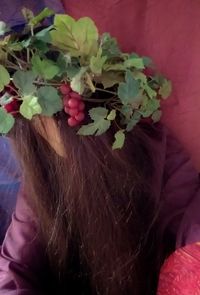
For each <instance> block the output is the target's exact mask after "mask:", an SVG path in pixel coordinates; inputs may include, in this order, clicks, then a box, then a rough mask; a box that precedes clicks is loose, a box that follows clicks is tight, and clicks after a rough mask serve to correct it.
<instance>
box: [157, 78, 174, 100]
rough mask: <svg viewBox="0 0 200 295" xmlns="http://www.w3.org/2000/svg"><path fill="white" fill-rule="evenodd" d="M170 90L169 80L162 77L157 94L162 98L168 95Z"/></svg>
mask: <svg viewBox="0 0 200 295" xmlns="http://www.w3.org/2000/svg"><path fill="white" fill-rule="evenodd" d="M171 92H172V83H171V81H169V80H167V79H164V81H163V84H162V86H161V87H160V89H159V94H160V96H161V97H162V98H163V99H166V98H168V97H169V95H170V94H171Z"/></svg>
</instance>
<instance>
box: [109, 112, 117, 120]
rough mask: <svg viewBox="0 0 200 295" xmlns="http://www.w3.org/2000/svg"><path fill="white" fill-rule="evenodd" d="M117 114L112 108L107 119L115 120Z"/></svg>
mask: <svg viewBox="0 0 200 295" xmlns="http://www.w3.org/2000/svg"><path fill="white" fill-rule="evenodd" d="M116 115H117V113H116V110H112V111H111V112H110V114H109V115H108V116H107V120H109V121H114V120H115V118H116Z"/></svg>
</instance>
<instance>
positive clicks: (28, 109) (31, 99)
mask: <svg viewBox="0 0 200 295" xmlns="http://www.w3.org/2000/svg"><path fill="white" fill-rule="evenodd" d="M19 112H20V114H21V115H22V116H23V117H24V118H26V119H29V120H31V119H32V118H33V116H34V115H37V114H41V112H42V108H41V106H40V104H39V103H38V97H36V96H33V95H27V96H24V97H23V102H22V104H21V106H20V109H19Z"/></svg>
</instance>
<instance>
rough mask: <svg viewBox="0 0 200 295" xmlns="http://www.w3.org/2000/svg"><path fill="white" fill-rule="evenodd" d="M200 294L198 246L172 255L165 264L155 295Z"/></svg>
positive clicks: (189, 247)
mask: <svg viewBox="0 0 200 295" xmlns="http://www.w3.org/2000/svg"><path fill="white" fill-rule="evenodd" d="M199 294H200V244H192V245H189V246H187V247H184V248H181V249H179V250H177V251H176V252H175V253H173V254H172V255H171V256H170V257H169V258H168V259H167V260H166V262H165V264H164V266H163V268H162V270H161V274H160V280H159V286H158V293H157V295H199Z"/></svg>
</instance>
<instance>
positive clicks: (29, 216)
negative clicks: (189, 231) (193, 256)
mask: <svg viewBox="0 0 200 295" xmlns="http://www.w3.org/2000/svg"><path fill="white" fill-rule="evenodd" d="M45 120H46V119H44V118H42V124H41V121H40V120H39V121H37V120H36V122H34V124H33V123H31V124H28V123H27V122H24V120H18V121H17V125H16V126H15V130H14V132H13V137H14V140H15V145H16V147H17V151H18V155H19V158H20V159H21V160H22V163H23V171H24V172H25V176H24V177H25V181H24V185H25V187H24V188H23V189H22V192H21V195H20V196H19V200H18V204H17V208H16V213H15V214H14V216H13V220H12V223H11V226H10V228H9V230H8V232H7V235H6V239H5V241H4V244H3V247H2V252H1V262H0V269H1V272H0V286H1V292H2V294H15V293H16V294H39V293H40V292H41V294H45V292H47V294H50V291H51V290H53V289H52V288H53V287H54V288H55V289H54V291H53V292H54V293H55V292H56V293H57V294H64V291H66V292H69V293H71V294H93V293H94V294H96V293H97V294H98V292H99V293H100V294H155V287H156V280H157V278H156V276H157V275H156V274H158V269H159V267H160V264H161V263H162V261H163V257H165V255H166V253H167V252H170V251H171V250H172V249H174V247H175V237H176V235H177V233H178V234H179V235H183V234H184V233H182V232H181V228H180V221H181V218H182V216H183V212H184V211H185V209H186V206H187V204H188V202H190V200H191V199H193V198H195V194H196V193H197V190H198V186H199V181H198V175H197V174H196V173H195V171H194V170H193V169H192V167H191V164H190V162H189V161H188V158H187V156H185V155H184V153H183V152H182V149H181V148H180V146H179V145H177V144H176V143H175V141H174V140H173V139H172V138H171V137H170V136H169V135H168V134H167V133H166V131H164V130H163V129H162V128H161V127H159V126H157V128H156V129H155V130H154V129H153V130H151V129H150V128H149V126H143V125H142V126H138V128H136V129H135V130H134V132H133V133H132V134H130V136H129V138H128V142H127V144H126V147H125V148H124V149H123V150H121V151H120V152H119V153H113V152H112V150H111V149H110V147H109V146H108V145H109V142H110V134H108V135H107V136H104V137H102V138H95V139H94V138H93V139H92V138H84V140H83V139H80V138H79V137H78V136H77V135H76V134H75V133H74V130H72V129H71V128H70V127H68V128H66V121H65V118H62V116H61V117H60V118H59V129H58V127H57V122H56V123H55V121H53V119H48V122H46V121H45ZM22 128H23V133H22V132H21V130H22ZM55 171H56V172H55ZM186 179H187V181H186ZM24 192H26V193H25V195H24ZM169 238H170V243H168V245H167V244H166V243H167V241H169ZM13 243H14V244H13ZM14 245H15V246H14ZM161 249H162V251H161ZM55 290H56V291H55ZM58 290H59V291H58Z"/></svg>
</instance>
